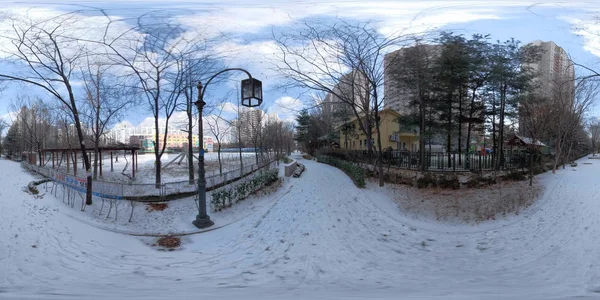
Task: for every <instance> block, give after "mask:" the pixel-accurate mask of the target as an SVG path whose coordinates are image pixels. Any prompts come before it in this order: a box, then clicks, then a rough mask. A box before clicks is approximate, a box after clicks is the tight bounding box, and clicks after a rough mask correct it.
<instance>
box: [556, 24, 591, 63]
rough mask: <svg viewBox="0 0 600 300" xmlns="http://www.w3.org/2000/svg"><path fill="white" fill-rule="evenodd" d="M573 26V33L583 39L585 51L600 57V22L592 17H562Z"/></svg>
mask: <svg viewBox="0 0 600 300" xmlns="http://www.w3.org/2000/svg"><path fill="white" fill-rule="evenodd" d="M561 19H562V20H563V21H566V22H568V23H570V24H571V25H572V26H573V33H575V34H576V35H579V36H581V37H582V38H583V43H584V44H583V49H584V50H586V51H588V52H590V53H592V54H593V55H595V56H598V57H600V21H599V20H598V19H592V18H590V17H587V18H586V17H585V16H579V17H567V16H564V17H561Z"/></svg>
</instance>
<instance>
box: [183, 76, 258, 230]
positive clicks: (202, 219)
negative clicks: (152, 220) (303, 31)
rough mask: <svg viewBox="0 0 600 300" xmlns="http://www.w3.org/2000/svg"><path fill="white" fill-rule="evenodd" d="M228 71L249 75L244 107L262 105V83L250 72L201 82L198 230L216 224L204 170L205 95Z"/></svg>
mask: <svg viewBox="0 0 600 300" xmlns="http://www.w3.org/2000/svg"><path fill="white" fill-rule="evenodd" d="M228 71H242V72H244V73H246V75H248V79H244V80H242V82H241V84H242V95H241V98H242V106H246V107H256V106H259V105H260V104H261V103H262V82H260V80H257V79H254V78H252V75H251V74H250V72H248V71H246V70H244V69H240V68H229V69H224V70H222V71H219V72H217V73H216V74H215V75H213V76H212V77H210V78H209V79H208V80H207V81H206V85H204V86H202V83H201V82H198V86H197V87H198V101H196V102H195V103H194V104H195V105H196V108H197V109H198V146H199V147H198V148H199V152H200V153H199V155H198V215H196V219H195V220H194V221H193V222H192V224H194V226H196V227H198V228H207V227H210V226H212V225H214V224H215V223H214V222H213V221H212V220H211V219H210V217H209V216H208V214H207V212H206V173H205V170H204V132H203V126H202V125H203V124H202V110H203V109H204V105H205V104H206V102H204V93H205V92H206V87H207V86H208V85H209V84H210V82H211V81H212V80H213V79H214V78H215V77H217V76H218V75H220V74H222V73H225V72H228Z"/></svg>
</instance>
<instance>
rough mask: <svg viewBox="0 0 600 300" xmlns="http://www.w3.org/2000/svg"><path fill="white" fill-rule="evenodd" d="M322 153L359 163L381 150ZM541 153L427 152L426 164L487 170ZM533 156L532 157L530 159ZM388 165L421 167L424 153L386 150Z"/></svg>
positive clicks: (520, 163) (516, 165)
mask: <svg viewBox="0 0 600 300" xmlns="http://www.w3.org/2000/svg"><path fill="white" fill-rule="evenodd" d="M319 154H320V155H328V156H333V157H337V158H340V159H344V160H347V161H352V162H356V163H374V162H375V161H376V160H377V155H378V153H377V152H375V151H373V152H371V153H369V152H368V151H362V150H358V151H357V150H352V151H348V150H341V149H327V150H321V151H319ZM538 159H539V158H538V156H537V155H534V154H531V153H529V152H524V151H504V153H503V155H500V153H495V154H494V153H487V152H486V153H483V152H425V155H424V164H425V170H428V171H483V170H496V169H497V170H509V169H520V168H521V169H526V168H529V165H530V163H535V161H537V160H538ZM530 160H532V161H530ZM383 164H384V165H385V166H391V167H397V168H402V169H413V170H419V169H421V155H420V153H419V152H410V151H385V152H383Z"/></svg>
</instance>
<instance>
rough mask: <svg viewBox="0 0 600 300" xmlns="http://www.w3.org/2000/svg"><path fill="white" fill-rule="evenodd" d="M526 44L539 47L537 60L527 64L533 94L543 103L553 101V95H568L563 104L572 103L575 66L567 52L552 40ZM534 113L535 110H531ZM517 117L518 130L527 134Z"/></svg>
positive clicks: (525, 126)
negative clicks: (531, 74) (534, 86)
mask: <svg viewBox="0 0 600 300" xmlns="http://www.w3.org/2000/svg"><path fill="white" fill-rule="evenodd" d="M526 46H536V47H539V50H540V57H539V60H538V61H537V62H534V63H531V64H528V66H529V67H530V68H531V69H532V71H533V72H534V74H535V77H534V79H533V83H534V84H535V85H536V88H535V89H534V94H535V95H536V96H538V101H541V104H542V105H543V103H544V102H546V101H553V99H555V97H558V96H560V97H569V98H570V101H566V102H564V103H565V105H569V104H572V101H574V99H575V67H574V65H573V61H571V59H570V58H569V55H568V54H567V52H566V51H565V50H564V49H563V48H561V47H560V46H558V45H557V44H556V43H554V42H552V41H548V42H544V41H540V40H536V41H533V42H531V43H529V44H527V45H526ZM533 113H535V112H533ZM527 117H528V118H543V116H540V115H535V114H534V115H531V116H527ZM523 118H524V116H523V115H521V116H520V117H519V132H520V133H521V134H522V135H528V134H529V133H530V128H529V127H528V125H527V124H529V123H530V122H526V120H524V119H523Z"/></svg>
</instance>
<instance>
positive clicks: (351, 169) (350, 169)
mask: <svg viewBox="0 0 600 300" xmlns="http://www.w3.org/2000/svg"><path fill="white" fill-rule="evenodd" d="M317 160H318V161H319V162H322V163H325V164H328V165H331V166H334V167H336V168H338V169H340V170H342V171H344V173H346V175H348V176H350V178H351V179H352V181H354V184H356V186H357V187H359V188H364V187H365V177H366V174H365V170H364V169H363V168H361V167H358V166H356V165H354V164H352V163H350V162H347V161H343V160H341V159H337V158H333V157H329V156H318V157H317Z"/></svg>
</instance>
